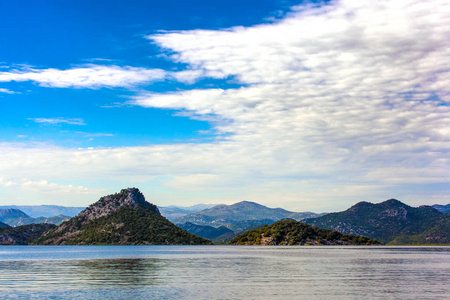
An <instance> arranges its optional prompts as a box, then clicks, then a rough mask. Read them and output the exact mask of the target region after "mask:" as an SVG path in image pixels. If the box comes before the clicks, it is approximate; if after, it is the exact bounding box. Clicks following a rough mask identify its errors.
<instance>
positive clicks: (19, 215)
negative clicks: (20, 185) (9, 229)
mask: <svg viewBox="0 0 450 300" xmlns="http://www.w3.org/2000/svg"><path fill="white" fill-rule="evenodd" d="M29 219H30V216H29V215H27V214H26V213H24V212H23V211H21V210H19V209H15V208H6V209H0V222H3V223H6V224H8V225H10V226H15V225H16V223H22V224H20V225H23V222H24V221H25V220H29ZM28 224H29V223H28Z"/></svg>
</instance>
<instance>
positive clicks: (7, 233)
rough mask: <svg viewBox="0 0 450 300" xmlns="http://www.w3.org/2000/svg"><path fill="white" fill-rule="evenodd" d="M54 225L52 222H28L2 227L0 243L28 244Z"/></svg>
mask: <svg viewBox="0 0 450 300" xmlns="http://www.w3.org/2000/svg"><path fill="white" fill-rule="evenodd" d="M55 227H56V225H53V224H30V225H23V226H18V227H10V228H3V229H0V245H29V244H31V243H33V242H34V241H35V240H36V239H37V238H39V237H40V236H41V235H42V234H43V233H44V232H47V231H49V230H50V229H52V228H55Z"/></svg>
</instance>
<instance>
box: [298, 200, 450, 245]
mask: <svg viewBox="0 0 450 300" xmlns="http://www.w3.org/2000/svg"><path fill="white" fill-rule="evenodd" d="M449 218H450V217H449V214H442V213H441V212H439V211H438V210H436V209H434V208H433V207H431V206H421V207H417V208H416V207H411V206H408V205H406V204H404V203H402V202H400V201H398V200H396V199H390V200H387V201H384V202H382V203H379V204H372V203H369V202H359V203H357V204H355V205H354V206H352V207H350V208H349V209H347V210H346V211H343V212H338V213H330V214H326V215H324V216H321V217H318V218H314V219H306V220H304V222H305V223H307V224H310V225H314V226H317V227H320V228H327V229H333V230H337V231H339V232H341V233H346V234H355V235H363V236H367V237H369V238H374V239H377V240H379V241H381V242H383V243H391V244H448V243H450V228H449V227H448V226H449Z"/></svg>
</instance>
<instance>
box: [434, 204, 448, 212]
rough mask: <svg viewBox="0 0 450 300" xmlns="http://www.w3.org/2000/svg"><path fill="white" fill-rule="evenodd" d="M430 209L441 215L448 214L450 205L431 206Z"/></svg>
mask: <svg viewBox="0 0 450 300" xmlns="http://www.w3.org/2000/svg"><path fill="white" fill-rule="evenodd" d="M431 207H432V208H434V209H437V210H438V211H440V212H441V213H443V214H445V213H448V212H450V204H447V205H440V204H435V205H431Z"/></svg>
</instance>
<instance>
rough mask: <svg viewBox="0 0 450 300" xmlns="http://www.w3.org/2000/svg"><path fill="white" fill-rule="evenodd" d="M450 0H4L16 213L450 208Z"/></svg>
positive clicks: (5, 143) (4, 70) (1, 64)
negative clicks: (117, 206) (139, 207)
mask: <svg viewBox="0 0 450 300" xmlns="http://www.w3.org/2000/svg"><path fill="white" fill-rule="evenodd" d="M449 16H450V2H449V1H447V0H430V1H418V0H395V1H392V0H389V1H385V0H377V1H356V0H341V1H301V0H297V1H294V0H292V1H291V0H270V1H269V0H258V1H256V0H255V1H254V0H240V1H236V0H227V1H219V0H217V1H199V0H193V1H179V0H166V1H143V0H127V1H121V0H116V1H104V0H99V1H87V0H67V1H59V0H58V1H56V0H55V1H46V0H44V1H31V0H29V1H26V0H25V1H2V2H1V3H0V41H1V42H0V43H1V44H0V204H1V205H40V204H56V205H63V206H85V205H89V204H91V203H93V202H95V201H96V200H98V198H99V197H101V196H103V195H107V194H111V193H115V192H118V191H120V190H121V189H122V188H126V187H138V188H139V189H140V190H141V191H142V192H143V193H144V195H145V196H146V198H147V200H148V201H149V202H152V203H154V204H156V205H159V206H168V205H180V206H188V205H193V204H198V203H225V204H232V203H235V202H238V201H243V200H247V201H255V202H258V203H261V204H264V205H267V206H269V207H283V208H286V209H290V210H295V211H315V212H323V211H338V210H345V209H347V208H348V207H350V206H351V205H353V204H355V203H356V202H359V201H369V202H373V203H378V202H382V201H384V200H387V199H390V198H396V199H399V200H400V201H403V202H404V203H407V204H409V205H412V206H420V205H431V204H447V203H449V202H450V160H449V159H450V155H449V154H450V107H449V101H450V17H449Z"/></svg>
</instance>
